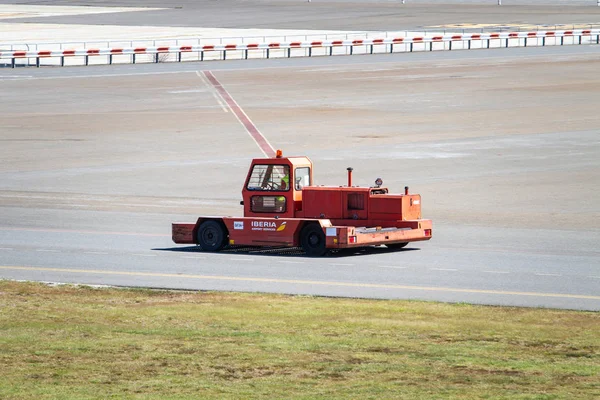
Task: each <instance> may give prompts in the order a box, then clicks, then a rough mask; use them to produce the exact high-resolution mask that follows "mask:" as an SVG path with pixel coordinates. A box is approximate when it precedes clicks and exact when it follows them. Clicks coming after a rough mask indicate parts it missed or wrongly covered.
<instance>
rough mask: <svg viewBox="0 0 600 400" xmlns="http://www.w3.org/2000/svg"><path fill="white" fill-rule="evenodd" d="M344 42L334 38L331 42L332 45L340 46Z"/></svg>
mask: <svg viewBox="0 0 600 400" xmlns="http://www.w3.org/2000/svg"><path fill="white" fill-rule="evenodd" d="M343 43H344V41H343V40H334V41H333V42H331V45H332V46H341V45H342V44H343Z"/></svg>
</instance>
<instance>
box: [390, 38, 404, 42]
mask: <svg viewBox="0 0 600 400" xmlns="http://www.w3.org/2000/svg"><path fill="white" fill-rule="evenodd" d="M393 42H394V43H402V42H404V38H394V40H393Z"/></svg>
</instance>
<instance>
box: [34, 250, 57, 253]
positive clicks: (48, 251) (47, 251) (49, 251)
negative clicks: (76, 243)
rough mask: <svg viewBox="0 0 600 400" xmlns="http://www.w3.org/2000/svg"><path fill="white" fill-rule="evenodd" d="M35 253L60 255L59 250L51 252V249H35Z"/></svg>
mask: <svg viewBox="0 0 600 400" xmlns="http://www.w3.org/2000/svg"><path fill="white" fill-rule="evenodd" d="M36 251H39V252H46V253H60V250H51V249H37V250H36Z"/></svg>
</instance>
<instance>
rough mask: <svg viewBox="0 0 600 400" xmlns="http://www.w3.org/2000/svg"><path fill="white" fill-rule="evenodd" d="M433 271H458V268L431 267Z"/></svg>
mask: <svg viewBox="0 0 600 400" xmlns="http://www.w3.org/2000/svg"><path fill="white" fill-rule="evenodd" d="M429 269H430V270H431V271H451V272H454V271H458V270H457V269H454V268H429Z"/></svg>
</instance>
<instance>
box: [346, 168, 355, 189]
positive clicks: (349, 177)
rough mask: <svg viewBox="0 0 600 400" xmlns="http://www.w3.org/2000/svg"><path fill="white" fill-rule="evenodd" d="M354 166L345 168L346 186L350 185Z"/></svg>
mask: <svg viewBox="0 0 600 400" xmlns="http://www.w3.org/2000/svg"><path fill="white" fill-rule="evenodd" d="M353 169H354V168H352V167H348V168H346V170H347V171H348V187H352V171H353Z"/></svg>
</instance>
